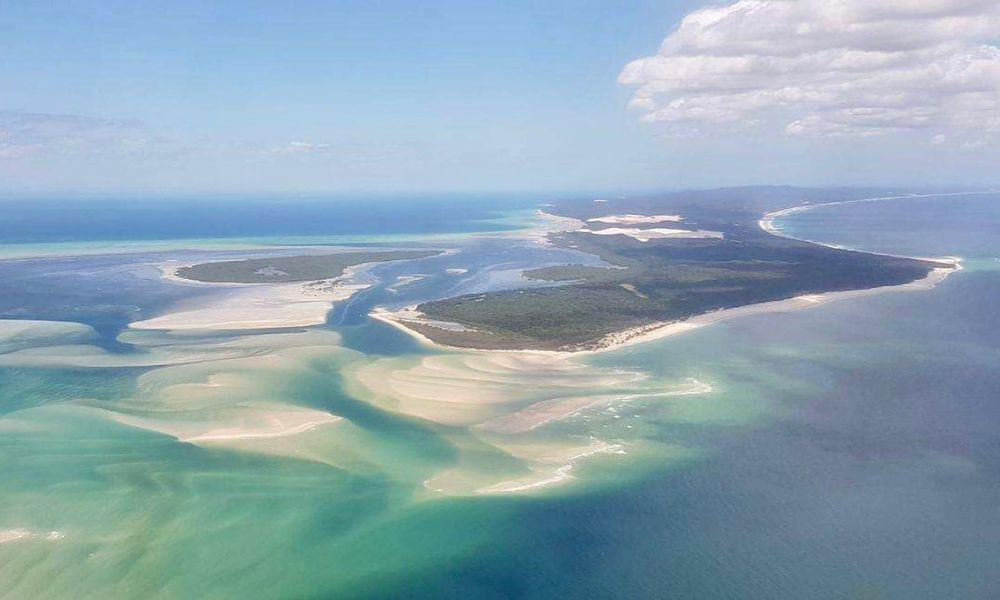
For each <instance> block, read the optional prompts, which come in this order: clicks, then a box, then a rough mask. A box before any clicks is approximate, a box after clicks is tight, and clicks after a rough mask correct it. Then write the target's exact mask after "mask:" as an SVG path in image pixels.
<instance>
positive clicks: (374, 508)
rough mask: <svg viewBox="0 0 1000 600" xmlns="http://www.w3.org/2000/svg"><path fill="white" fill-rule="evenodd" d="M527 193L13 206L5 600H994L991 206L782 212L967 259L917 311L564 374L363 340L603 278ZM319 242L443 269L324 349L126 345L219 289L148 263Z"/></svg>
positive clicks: (1, 541) (5, 342)
mask: <svg viewBox="0 0 1000 600" xmlns="http://www.w3.org/2000/svg"><path fill="white" fill-rule="evenodd" d="M543 201H544V199H540V198H538V197H528V196H525V197H503V198H485V197H484V198H473V199H469V202H468V203H462V202H463V200H462V199H456V198H451V197H447V198H414V199H406V201H403V200H401V199H396V201H393V202H388V201H387V200H384V199H383V200H379V201H378V202H385V204H373V202H375V201H373V200H371V199H362V200H351V199H341V200H339V201H337V202H330V201H322V199H299V200H293V201H278V199H254V200H253V201H251V202H247V203H243V202H240V201H239V200H237V199H226V200H216V199H184V200H181V201H168V200H165V199H164V200H148V201H147V200H143V201H135V202H132V203H127V202H126V203H122V202H121V201H120V200H119V199H114V200H112V199H97V200H93V199H92V200H86V199H75V200H73V201H72V202H74V203H75V204H70V203H69V202H68V201H67V202H58V201H54V200H49V201H46V202H47V203H42V204H39V205H34V204H31V203H29V202H27V201H24V202H10V201H8V203H7V204H5V205H4V219H3V220H2V225H0V244H2V245H3V247H2V252H3V255H4V256H6V257H8V258H7V259H6V260H2V261H0V281H2V282H3V283H2V286H0V287H2V290H3V294H0V319H2V321H0V324H6V328H5V329H0V482H2V489H3V493H2V494H0V598H43V597H44V598H138V597H141V598H190V597H199V598H231V597H236V596H245V597H255V598H470V597H473V598H552V597H577V598H691V599H715V598H719V599H736V598H772V599H786V598H787V599H796V600H800V599H803V598H818V599H823V598H831V599H833V598H885V599H897V598H898V599H914V598H945V597H948V598H991V597H994V595H995V590H996V587H997V586H996V584H997V580H996V574H995V566H994V565H995V557H996V556H997V555H998V553H1000V512H998V511H997V506H1000V483H998V481H1000V478H998V475H1000V443H998V441H997V440H998V439H1000V438H998V437H997V435H996V432H997V430H998V429H1000V402H998V401H1000V397H998V390H1000V346H998V343H997V340H998V339H1000V311H998V310H997V308H996V298H998V297H1000V194H993V195H965V196H946V197H945V196H941V197H933V198H906V199H899V200H883V201H878V202H867V203H845V204H840V205H834V206H829V207H818V208H815V209H812V210H808V211H803V212H798V213H794V214H791V215H788V216H786V217H784V218H782V219H780V220H779V221H778V222H777V223H776V225H777V226H778V227H780V228H781V229H782V230H783V231H784V232H786V233H788V234H789V235H793V236H796V237H801V238H806V239H811V240H816V241H820V242H823V243H831V244H839V245H845V246H848V247H852V248H857V249H860V250H867V251H874V252H887V253H893V254H905V255H914V256H945V255H947V256H960V257H962V258H963V267H964V269H963V270H962V271H960V272H957V273H955V274H953V275H951V276H949V277H948V278H947V279H946V280H945V281H944V282H943V283H941V284H940V285H938V286H937V287H936V288H934V289H933V290H930V291H908V292H895V293H885V294H881V295H875V296H867V297H858V298H851V299H845V300H839V301H836V302H831V303H828V304H824V305H821V306H818V307H816V308H811V309H808V310H801V311H795V312H786V313H774V314H762V315H756V316H750V317H745V318H739V319H734V320H730V321H725V322H721V323H717V324H713V325H711V326H709V327H705V328H702V329H698V330H695V331H692V332H688V333H685V334H683V335H679V336H675V337H670V338H664V339H661V340H658V341H654V342H649V343H646V344H642V345H637V346H632V347H627V348H624V349H621V350H618V351H615V352H610V353H605V354H600V355H594V356H588V357H584V358H578V359H572V360H570V361H562V360H559V361H546V360H536V359H528V358H524V359H520V358H517V357H512V356H510V355H504V354H502V353H492V354H491V353H462V352H458V353H452V352H447V351H439V350H434V349H428V348H426V347H424V346H422V345H420V344H419V343H418V342H416V341H415V340H414V339H413V338H411V337H410V336H408V335H406V334H404V333H402V332H400V331H398V330H396V329H394V328H392V327H389V326H387V325H385V324H383V323H380V322H377V321H372V320H370V319H368V318H367V316H366V315H367V313H368V312H369V310H371V309H372V308H373V307H376V306H388V307H392V308H398V307H402V306H406V305H409V304H412V303H417V302H420V301H422V300H426V299H431V298H435V297H441V296H443V295H455V294H459V293H472V292H482V291H489V290H494V289H504V288H508V287H515V286H517V285H522V284H523V282H522V281H520V280H519V278H518V273H519V271H520V270H521V269H523V268H526V267H529V266H535V265H540V264H560V263H565V262H588V261H589V262H588V264H597V262H596V261H594V259H592V258H589V257H586V256H583V255H580V254H578V253H575V252H573V251H572V250H559V249H554V248H551V247H547V246H542V245H539V244H538V243H537V242H536V241H534V240H532V239H526V238H524V236H523V235H522V234H523V233H524V231H525V229H526V228H528V227H530V226H532V225H534V221H533V214H534V210H535V208H536V207H537V206H538V205H539V204H540V203H541V202H543ZM144 202H148V204H144ZM373 206H375V207H376V208H375V209H373ZM457 206H461V210H459V209H457V208H456V207H457ZM393 207H394V208H393ZM390 208H391V210H390ZM328 244H329V245H335V246H336V247H337V248H356V247H380V248H426V247H430V248H441V249H448V250H452V252H449V253H447V254H445V255H440V256H436V257H432V258H428V259H421V260H418V261H413V262H412V263H394V264H386V265H381V266H379V267H376V268H375V269H373V270H372V271H371V272H370V273H368V274H366V275H365V277H367V278H368V280H367V281H368V282H369V283H372V284H373V285H372V287H370V288H368V289H367V290H365V291H363V292H361V293H360V294H358V295H357V296H355V297H353V298H352V299H351V300H349V301H346V302H344V303H342V304H340V305H338V306H337V307H335V308H334V309H333V310H332V311H331V312H330V313H329V315H328V316H327V319H326V323H324V324H318V325H316V326H312V327H305V328H294V329H289V330H279V331H268V332H246V331H245V332H211V333H187V334H179V333H176V332H174V333H171V332H145V331H135V330H130V329H129V328H128V324H129V322H131V321H134V320H140V319H145V318H149V317H152V316H156V315H160V314H164V313H168V312H171V311H175V310H177V309H178V307H182V308H183V307H187V306H189V305H199V303H206V302H211V301H213V299H214V298H215V297H217V296H219V295H220V294H223V293H224V292H221V291H219V290H216V289H213V288H205V287H193V286H181V285H176V284H171V283H169V282H165V281H163V280H162V279H161V278H160V268H161V267H162V266H163V265H164V264H166V263H167V262H168V261H180V262H193V261H199V260H207V259H220V258H230V257H238V256H244V255H247V254H253V255H267V254H275V253H282V254H295V253H301V252H303V251H310V252H312V251H321V250H320V249H318V248H317V247H318V246H321V245H328ZM123 250H125V251H127V252H125V253H122V251H123ZM415 276H419V277H420V279H416V280H413V279H406V278H407V277H415ZM400 277H404V279H400ZM393 286H395V287H393ZM26 322H30V323H31V325H30V327H28V326H27V325H24V323H26ZM12 324H15V325H12ZM566 390H569V391H568V392H567V391H566ZM706 390H708V391H706ZM566 394H570V395H571V396H572V397H573V398H579V397H584V398H587V399H588V403H586V404H581V405H580V406H581V408H580V410H579V411H577V412H575V413H573V414H572V415H570V416H567V417H566V418H563V419H559V420H556V421H554V422H551V423H548V422H547V423H544V424H543V425H542V426H539V427H537V428H535V429H532V430H530V431H524V432H519V433H516V434H510V433H509V427H510V421H509V419H508V420H504V419H507V418H508V417H509V414H508V412H505V411H507V410H508V409H507V408H506V407H507V406H508V405H510V404H513V405H515V406H517V407H520V408H524V407H527V406H530V405H532V404H533V403H535V402H537V401H539V400H543V401H552V402H556V401H559V402H564V401H566V400H565V397H564V396H565V395H566ZM622 394H624V395H627V396H628V398H627V399H625V400H622V399H620V398H618V399H615V398H617V397H618V396H620V395H622ZM449 398H470V399H471V400H474V402H473V403H472V404H471V405H462V408H460V409H458V410H456V409H455V408H454V406H453V405H452V404H449V402H447V401H445V399H449ZM470 406H471V407H470ZM330 415H336V416H337V417H340V418H341V420H339V421H330V420H329V419H330V418H331V417H330ZM276 422H280V424H281V426H282V427H284V426H286V425H287V426H288V427H290V429H289V431H291V430H295V431H297V432H298V433H294V434H292V435H273V433H274V427H275V423H276ZM498 422H499V423H503V424H504V425H505V426H506V427H508V430H507V431H506V432H501V431H500V429H499V428H496V427H494V429H492V430H490V429H489V428H484V426H483V424H484V423H490V424H492V423H498ZM247 432H250V433H249V434H248V433H247Z"/></svg>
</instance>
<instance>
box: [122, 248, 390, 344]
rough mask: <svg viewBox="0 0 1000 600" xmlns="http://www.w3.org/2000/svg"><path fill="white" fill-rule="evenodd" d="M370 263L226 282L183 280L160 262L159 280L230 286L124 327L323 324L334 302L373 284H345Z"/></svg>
mask: <svg viewBox="0 0 1000 600" xmlns="http://www.w3.org/2000/svg"><path fill="white" fill-rule="evenodd" d="M373 264H375V263H363V264H359V265H352V266H350V267H347V268H345V269H344V272H343V274H341V275H340V276H338V277H335V278H333V279H320V280H316V281H301V282H288V283H229V282H208V281H198V280H195V279H187V278H185V277H181V276H180V275H178V274H177V270H178V269H180V268H182V267H184V266H185V265H182V264H168V263H163V264H161V265H159V266H160V273H161V279H162V280H163V281H167V282H169V283H173V284H175V285H185V286H192V287H210V288H216V289H221V290H229V291H230V293H228V294H225V295H222V296H220V297H216V298H214V299H212V300H210V301H209V302H207V303H206V304H203V305H200V306H190V307H178V309H177V310H173V311H171V312H166V313H164V314H161V315H157V316H154V317H150V318H148V319H142V320H139V321H133V322H131V323H129V325H128V327H129V329H133V330H140V331H141V330H157V331H243V330H255V329H281V328H289V327H309V326H313V325H322V324H324V323H325V322H326V318H327V315H328V314H329V312H330V310H332V309H333V306H334V304H336V303H337V302H342V301H344V300H348V299H350V298H351V297H352V296H354V295H355V294H357V293H358V292H361V291H363V290H366V289H368V288H370V287H372V285H374V284H370V283H353V284H352V283H348V282H349V281H351V280H352V279H353V278H354V277H356V276H357V275H358V274H359V273H360V272H362V271H364V269H366V268H368V267H370V266H371V265H373Z"/></svg>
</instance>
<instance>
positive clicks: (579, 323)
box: [419, 190, 950, 349]
mask: <svg viewBox="0 0 1000 600" xmlns="http://www.w3.org/2000/svg"><path fill="white" fill-rule="evenodd" d="M726 192H727V193H731V191H730V190H727V191H726ZM800 193H801V190H800ZM671 200H673V201H671ZM752 204H756V205H757V206H760V204H761V203H760V202H759V201H758V202H756V203H753V202H750V201H748V200H746V199H742V200H741V199H740V198H739V197H738V196H737V197H730V196H726V197H725V198H722V199H718V200H716V201H712V200H711V199H699V201H698V202H695V203H692V201H691V199H690V198H687V197H685V196H683V195H677V196H672V197H667V198H661V199H659V200H657V199H648V198H643V199H638V200H637V201H635V200H633V201H618V202H615V203H608V204H604V205H602V206H596V207H595V206H592V205H591V204H590V203H587V204H582V203H578V204H572V205H565V206H562V207H559V209H558V210H557V212H559V214H562V215H565V216H571V217H576V218H580V219H586V218H589V217H593V216H601V215H607V214H623V213H638V214H660V213H667V212H669V213H674V212H677V213H679V214H682V215H684V216H685V225H687V226H694V227H698V228H703V229H709V230H713V231H721V232H723V233H724V234H725V238H724V239H660V240H652V241H649V242H640V241H638V240H635V239H633V238H630V237H627V236H622V235H617V236H595V235H592V234H588V233H576V232H571V233H562V234H556V235H553V236H552V240H553V241H554V242H555V243H557V244H558V245H561V246H565V247H574V248H577V249H579V250H581V251H583V252H587V253H590V254H595V255H597V256H600V257H601V258H602V259H604V260H605V261H606V262H608V263H609V264H610V265H611V267H610V268H600V267H590V266H582V265H566V266H558V267H545V268H541V269H535V270H531V271H528V272H526V273H525V275H526V276H528V277H530V278H533V279H542V280H548V281H553V282H564V283H565V285H561V286H555V287H545V288H533V289H526V290H514V291H504V292H496V293H489V294H477V295H468V296H461V297H458V298H450V299H445V300H439V301H434V302H428V303H425V304H422V305H421V306H420V307H419V309H420V310H421V311H422V312H423V313H425V314H427V315H428V316H429V317H431V318H432V319H436V320H442V321H452V322H456V323H460V324H462V325H464V326H466V327H469V328H474V329H476V330H478V331H476V332H447V333H443V332H441V330H440V329H435V328H433V327H423V328H422V329H421V332H422V333H424V334H426V335H428V336H429V337H431V338H432V339H434V340H437V341H439V342H442V343H446V344H449V345H455V346H465V347H491V348H498V347H499V348H533V349H580V348H589V347H594V346H595V345H597V344H598V343H599V342H600V340H601V339H602V338H603V337H605V336H607V335H608V334H611V333H614V332H618V331H622V330H625V329H631V328H634V327H640V326H646V325H652V324H655V323H657V322H664V321H676V320H682V319H685V318H688V317H691V316H694V315H697V314H701V313H705V312H709V311H713V310H717V309H722V308H731V307H736V306H742V305H747V304H755V303H760V302H767V301H772V300H782V299H785V298H791V297H794V296H799V295H802V294H809V293H822V292H829V291H840V290H854V289H865V288H871V287H879V286H887V285H897V284H903V283H908V282H911V281H914V280H917V279H920V278H922V277H924V276H926V275H927V273H928V272H929V271H930V269H932V268H934V267H944V266H950V265H944V264H939V263H933V262H930V261H923V260H915V259H909V258H898V257H891V256H882V255H875V254H868V253H863V252H854V251H849V250H840V249H835V248H829V247H826V246H821V245H818V244H812V243H808V242H800V241H796V240H791V239H787V238H782V237H777V236H773V235H770V234H768V233H767V232H765V231H763V230H762V229H760V228H759V227H758V225H757V220H758V219H759V218H760V217H761V215H762V212H763V210H761V209H760V208H756V207H751V206H748V205H752ZM778 206H780V205H778ZM778 206H765V208H766V209H774V208H777V207H778Z"/></svg>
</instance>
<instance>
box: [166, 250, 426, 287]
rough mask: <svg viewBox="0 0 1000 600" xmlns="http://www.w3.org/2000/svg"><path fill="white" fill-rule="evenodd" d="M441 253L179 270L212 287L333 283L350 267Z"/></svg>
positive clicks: (254, 261)
mask: <svg viewBox="0 0 1000 600" xmlns="http://www.w3.org/2000/svg"><path fill="white" fill-rule="evenodd" d="M440 253H441V252H440V251H438V250H392V251H378V252H341V253H337V254H322V255H305V256H279V257H273V258H249V259H244V260H228V261H220V262H207V263H201V264H197V265H192V266H188V267H181V268H179V269H177V271H176V274H177V276H178V277H183V278H184V279H191V280H193V281H202V282H209V283H290V282H296V281H318V280H321V279H334V278H337V277H340V276H341V275H343V274H344V271H345V270H347V269H348V268H350V267H355V266H358V265H362V264H367V263H376V262H387V261H393V260H413V259H417V258H427V257H429V256H435V255H437V254H440Z"/></svg>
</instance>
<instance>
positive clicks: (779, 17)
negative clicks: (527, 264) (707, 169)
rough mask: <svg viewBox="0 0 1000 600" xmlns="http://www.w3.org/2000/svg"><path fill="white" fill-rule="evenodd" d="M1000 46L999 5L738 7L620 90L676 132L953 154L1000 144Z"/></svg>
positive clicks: (848, 0) (747, 1) (750, 2)
mask: <svg viewBox="0 0 1000 600" xmlns="http://www.w3.org/2000/svg"><path fill="white" fill-rule="evenodd" d="M998 38H1000V2H997V0H879V1H877V2H875V1H872V0H740V1H738V2H736V3H733V4H729V5H727V6H719V7H712V8H705V9H702V10H698V11H695V12H693V13H691V14H689V15H687V16H686V17H685V18H684V19H683V20H682V22H681V24H680V26H679V27H678V28H677V29H676V30H675V31H674V32H673V33H671V34H670V35H669V36H668V37H667V38H666V39H665V40H664V41H663V43H662V45H661V46H660V50H659V52H658V53H657V54H656V55H655V56H650V57H646V58H640V59H638V60H634V61H632V62H631V63H629V64H628V65H626V66H625V68H624V69H623V70H622V72H621V74H620V75H619V81H620V83H622V84H624V85H627V86H632V87H635V88H636V89H635V92H634V94H633V96H632V99H631V101H630V102H629V107H630V108H632V109H634V110H637V111H639V112H641V113H642V115H643V116H642V119H643V120H645V121H648V122H654V123H661V124H664V126H666V128H667V129H668V130H669V131H678V132H689V131H691V130H692V129H704V128H708V129H727V130H731V129H732V128H734V127H763V128H770V129H772V130H776V131H781V132H783V133H785V134H787V135H791V136H826V137H834V136H872V135H884V134H891V133H897V132H904V131H926V132H927V139H928V140H941V142H944V141H945V140H946V139H950V136H948V135H946V134H949V133H956V132H957V133H963V132H964V133H970V132H976V133H977V134H982V133H983V132H992V133H995V132H1000V48H998V47H997V46H996V45H995V44H996V43H997V40H998ZM935 136H942V137H935Z"/></svg>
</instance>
